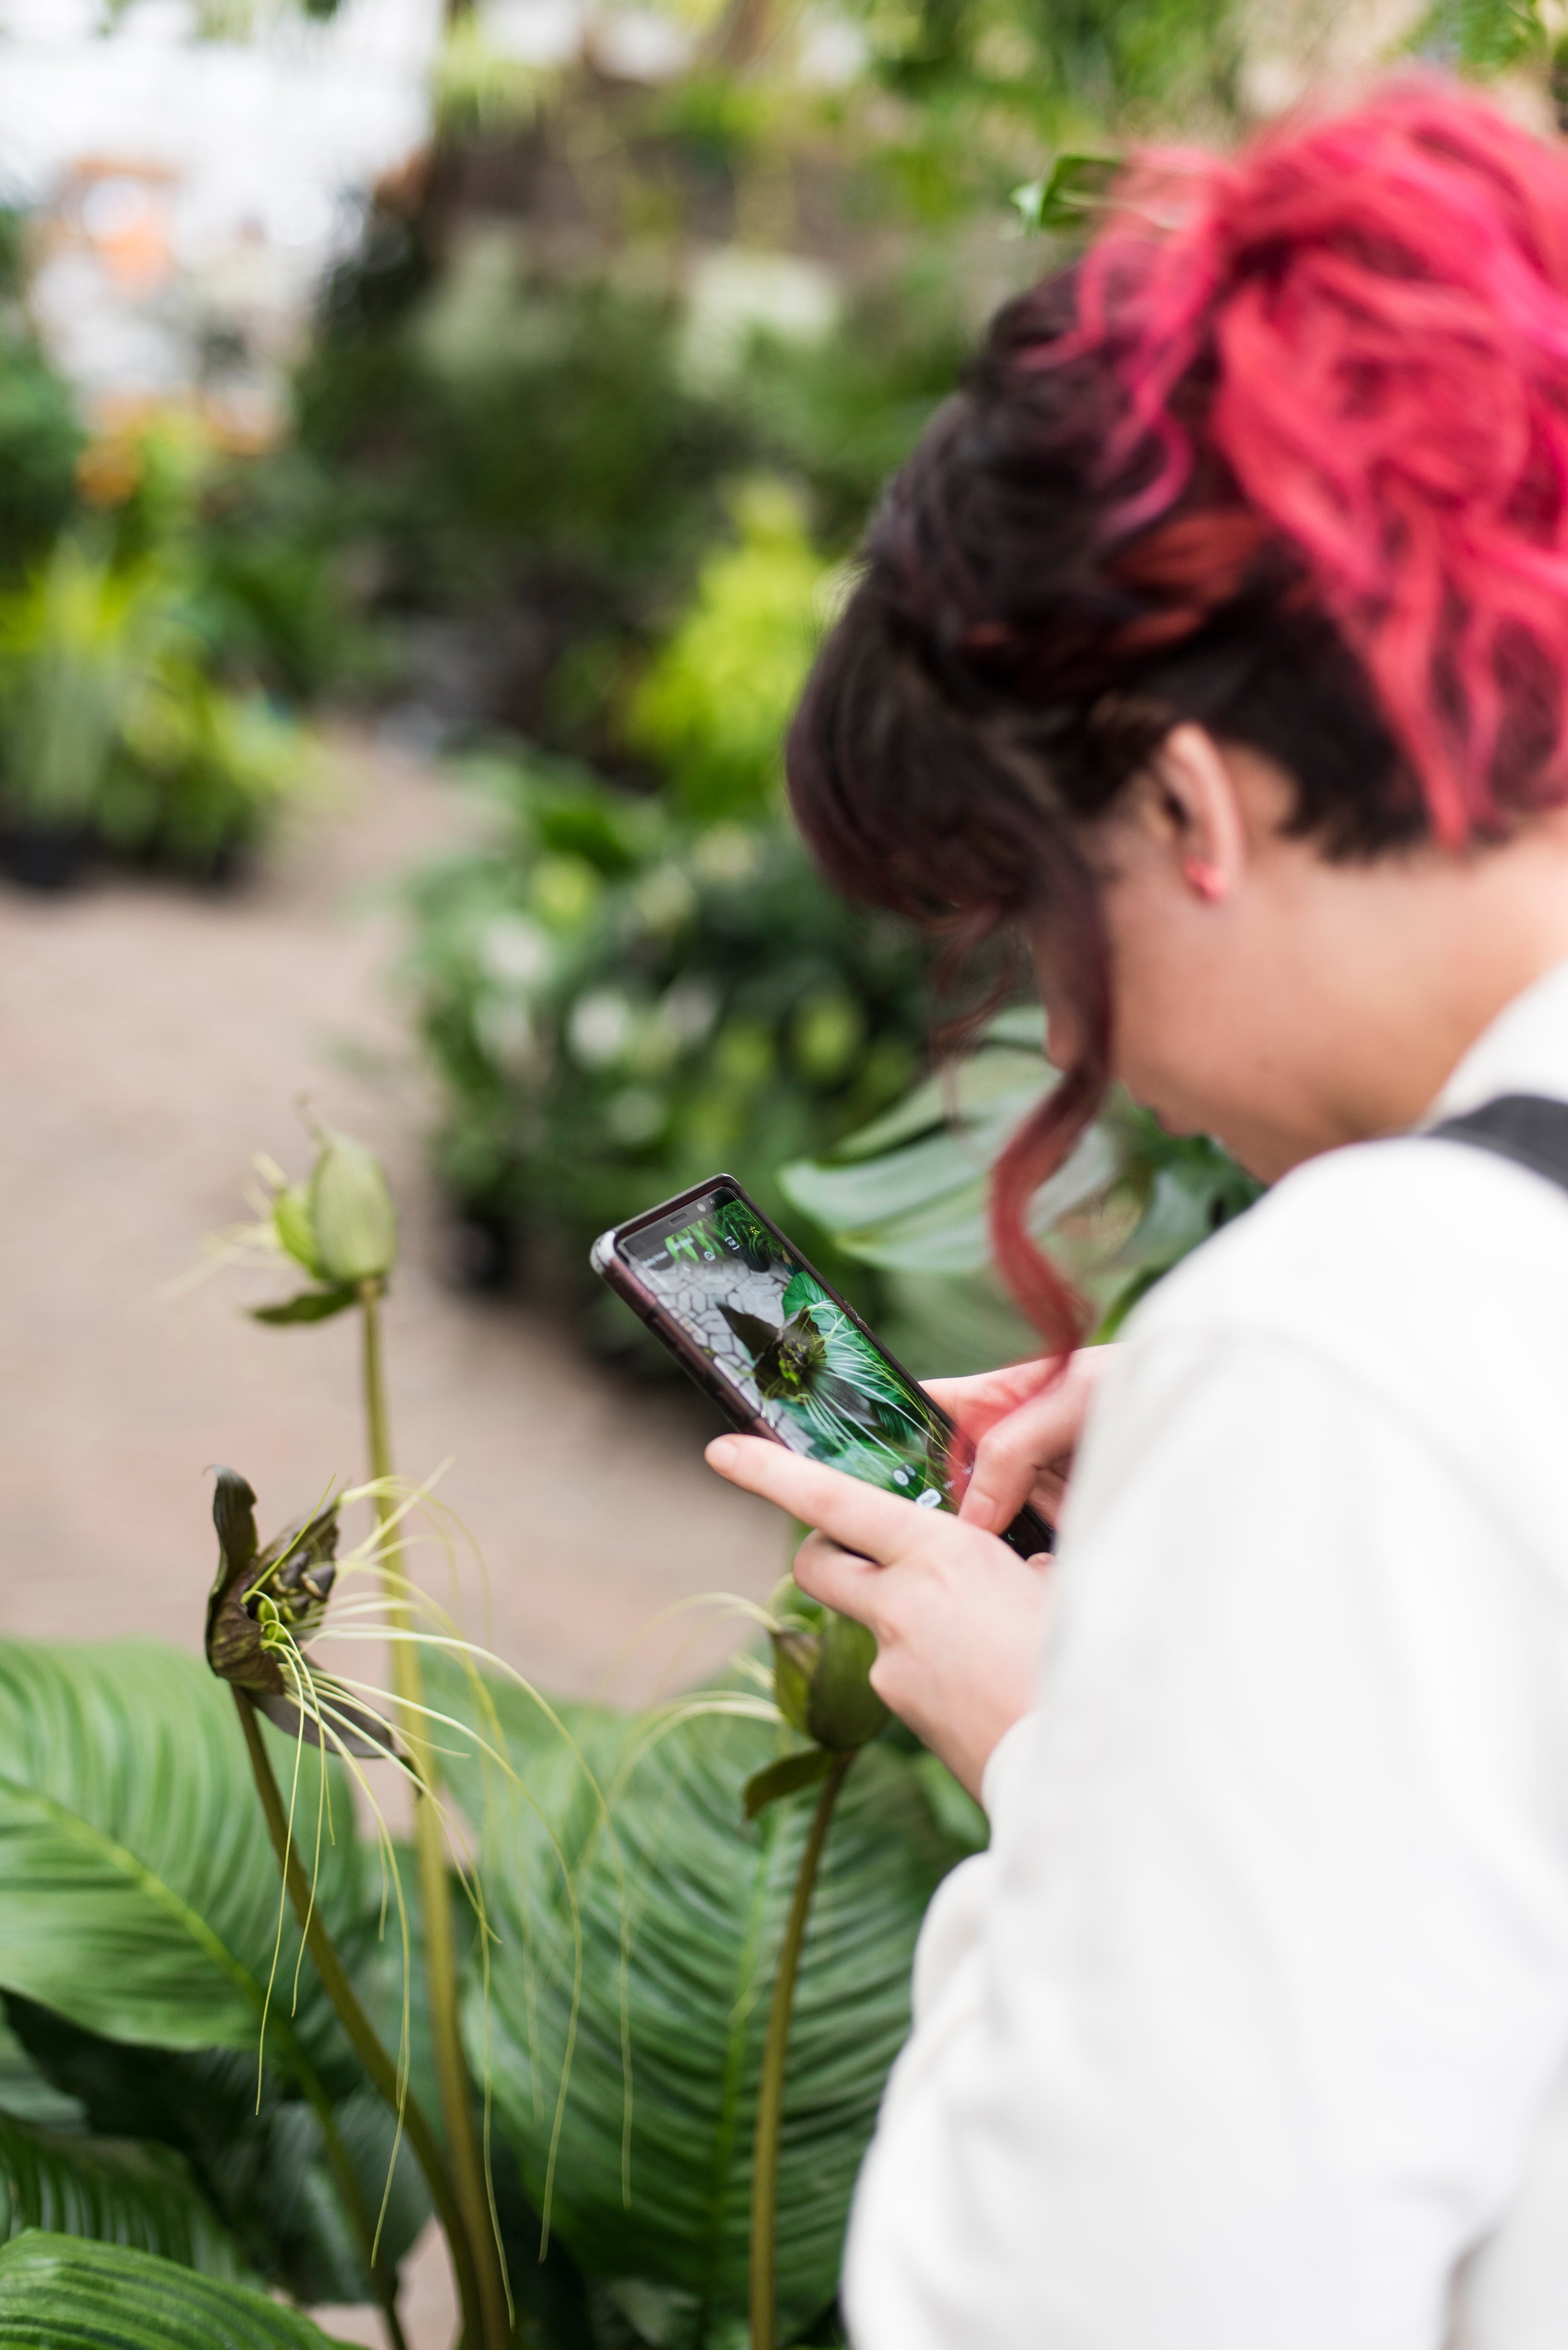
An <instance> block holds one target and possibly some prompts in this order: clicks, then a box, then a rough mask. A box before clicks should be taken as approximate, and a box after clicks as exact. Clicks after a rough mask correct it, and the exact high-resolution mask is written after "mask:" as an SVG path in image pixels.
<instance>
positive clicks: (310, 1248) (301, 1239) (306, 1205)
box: [272, 1183, 326, 1281]
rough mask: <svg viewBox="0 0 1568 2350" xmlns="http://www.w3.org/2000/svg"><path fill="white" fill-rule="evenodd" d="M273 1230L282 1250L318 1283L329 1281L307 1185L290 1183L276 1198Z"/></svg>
mask: <svg viewBox="0 0 1568 2350" xmlns="http://www.w3.org/2000/svg"><path fill="white" fill-rule="evenodd" d="M272 1228H273V1230H274V1232H275V1233H276V1234H277V1244H278V1246H279V1248H281V1249H285V1250H286V1252H287V1253H288V1254H289V1255H290V1256H291V1257H292V1258H293V1259H294V1261H295V1263H296V1264H302V1265H303V1266H304V1267H305V1270H306V1273H308V1274H311V1275H313V1277H314V1278H315V1279H316V1280H317V1281H321V1280H323V1279H325V1277H326V1276H325V1275H324V1274H323V1272H322V1268H321V1258H320V1256H319V1254H318V1253H317V1246H316V1227H315V1225H314V1224H313V1223H312V1222H311V1221H310V1194H309V1192H308V1191H306V1188H305V1186H304V1184H303V1183H290V1184H288V1185H287V1186H286V1188H285V1189H284V1190H283V1191H279V1192H276V1193H275V1195H274V1198H273V1203H272Z"/></svg>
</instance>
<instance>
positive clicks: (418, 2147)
mask: <svg viewBox="0 0 1568 2350" xmlns="http://www.w3.org/2000/svg"><path fill="white" fill-rule="evenodd" d="M230 1688H231V1690H233V1694H234V1707H235V1711H237V1712H238V1714H239V1717H240V1727H241V1729H242V1730H243V1731H244V1734H245V1745H246V1748H247V1750H248V1752H249V1753H250V1758H251V1772H252V1774H253V1776H254V1779H255V1783H256V1793H257V1794H259V1795H260V1797H261V1804H262V1810H263V1812H264V1813H265V1816H266V1825H267V1834H268V1835H270V1836H271V1838H272V1846H273V1850H274V1851H275V1853H276V1855H277V1861H278V1866H279V1867H280V1868H281V1869H282V1871H283V1880H284V1883H285V1885H286V1887H288V1898H289V1899H290V1900H291V1901H292V1902H293V1904H294V1912H295V1916H296V1918H298V1919H299V1923H300V1929H301V1930H302V1932H303V1933H304V1936H305V1946H306V1950H308V1951H309V1952H310V1955H311V1959H312V1960H313V1961H314V1963H315V1967H316V1971H317V1974H318V1975H319V1976H320V1978H321V1987H322V1989H323V1990H324V1991H326V1993H327V1998H328V1999H329V2000H330V2001H331V2002H332V2004H333V2007H334V2008H335V2009H336V2010H337V2020H338V2022H340V2023H341V2024H342V2026H343V2029H344V2031H345V2032H346V2033H347V2034H348V2041H349V2044H350V2045H351V2046H352V2048H353V2050H354V2054H356V2055H357V2056H358V2059H359V2062H360V2064H363V2066H364V2067H365V2071H366V2073H367V2074H368V2075H369V2081H370V2085H371V2087H372V2088H373V2089H374V2090H375V2091H376V2093H377V2095H378V2096H379V2097H381V2098H382V2099H383V2100H384V2102H385V2103H386V2104H387V2105H389V2106H390V2107H391V2109H392V2112H393V2113H394V2114H396V2115H397V2116H399V2117H400V2120H401V2122H402V2126H403V2130H404V2134H405V2135H406V2137H407V2138H408V2141H409V2144H410V2147H412V2148H413V2151H414V2159H415V2161H416V2162H417V2163H418V2164H419V2166H420V2168H421V2170H422V2171H423V2173H424V2177H425V2184H426V2186H427V2187H428V2188H429V2189H430V2191H431V2202H432V2203H433V2204H434V2205H435V2208H436V2216H437V2218H438V2219H439V2220H440V2221H441V2226H442V2227H443V2228H444V2229H445V2230H446V2234H447V2241H448V2243H449V2245H450V2247H451V2251H452V2269H453V2271H454V2272H455V2275H456V2279H457V2292H458V2300H459V2302H460V2303H461V2304H462V2320H463V2337H464V2340H465V2341H466V2342H479V2341H481V2340H482V2339H483V2336H482V2335H481V2334H480V2333H479V2331H478V2318H479V2292H478V2284H477V2280H476V2279H475V2276H474V2272H473V2261H472V2254H471V2253H470V2251H469V2247H468V2239H467V2234H466V2231H465V2230H464V2227H463V2223H462V2212H461V2211H460V2210H459V2209H458V2205H457V2198H456V2196H455V2194H454V2192H453V2189H452V2181H451V2179H450V2178H449V2177H448V2176H447V2168H446V2163H445V2161H444V2159H443V2158H442V2155H441V2140H440V2139H439V2138H438V2137H437V2136H436V2134H435V2131H434V2130H433V2129H432V2128H431V2125H430V2122H429V2120H428V2118H427V2117H426V2115H425V2111H424V2108H423V2106H421V2104H420V2102H419V2099H418V2098H417V2097H416V2096H415V2095H414V2093H413V2091H412V2090H411V2089H410V2088H409V2087H408V2085H406V2084H403V2085H401V2086H400V2084H399V2080H398V2068H397V2066H396V2065H395V2064H393V2062H392V2060H391V2058H390V2057H389V2055H388V2054H387V2052H386V2050H385V2049H384V2048H383V2047H382V2045H381V2043H380V2039H379V2036H378V2033H377V2031H376V2027H375V2025H374V2024H373V2023H372V2022H371V2021H370V2019H369V2016H368V2015H367V2014H366V2012H365V2011H364V2009H363V2008H362V2007H361V2005H360V2004H359V1995H358V1991H356V1990H355V1989H354V1986H353V1984H352V1983H351V1982H350V1981H349V1980H348V1970H347V1969H346V1968H345V1966H344V1964H343V1961H342V1960H341V1959H340V1958H339V1957H338V1955H337V1944H336V1943H335V1942H334V1940H333V1939H332V1937H331V1935H330V1934H329V1933H328V1932H327V1921H326V1919H325V1918H323V1917H322V1915H321V1912H320V1910H319V1908H317V1905H316V1903H315V1901H314V1900H313V1899H312V1898H311V1889H310V1879H309V1878H308V1877H306V1873H305V1864H304V1862H303V1861H302V1860H301V1859H300V1856H299V1850H298V1847H297V1846H296V1844H295V1841H294V1838H293V1836H292V1835H290V1834H289V1827H288V1814H287V1813H286V1811H285V1809H284V1803H283V1795H282V1792H281V1791H280V1789H279V1787H278V1783H277V1779H276V1776H275V1773H274V1771H273V1767H272V1757H271V1756H270V1755H269V1754H268V1752H267V1751H266V1742H265V1740H264V1738H263V1736H262V1728H261V1723H260V1722H259V1721H257V1719H256V1710H255V1708H254V1705H253V1704H252V1703H251V1701H250V1699H249V1698H248V1697H247V1696H246V1695H245V1693H244V1690H242V1689H234V1684H233V1683H232V1682H231V1683H230Z"/></svg>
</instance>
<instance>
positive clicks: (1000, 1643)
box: [708, 1375, 1050, 1797]
mask: <svg viewBox="0 0 1568 2350" xmlns="http://www.w3.org/2000/svg"><path fill="white" fill-rule="evenodd" d="M1003 1376H1005V1375H1003ZM954 1384H955V1385H956V1384H964V1385H968V1384H970V1383H969V1382H961V1383H960V1382H955V1383H954ZM708 1461H709V1464H710V1466H711V1468H714V1469H716V1470H717V1471H718V1472H719V1474H720V1476H721V1477H727V1478H728V1479H729V1480H730V1482H731V1483H732V1484H733V1485H742V1486H744V1488H745V1489H746V1491H747V1492H750V1493H760V1494H761V1495H762V1496H763V1499H764V1500H765V1501H769V1502H774V1503H777V1505H778V1507H779V1508H780V1509H781V1510H788V1511H789V1512H790V1513H792V1514H793V1515H794V1517H797V1518H800V1519H802V1520H804V1522H805V1523H806V1524H807V1525H810V1526H815V1528H816V1532H815V1534H812V1535H811V1537H810V1538H809V1540H808V1541H806V1542H805V1544H803V1545H802V1547H801V1549H800V1551H799V1552H798V1554H797V1555H796V1558H795V1563H794V1572H795V1580H796V1582H797V1583H798V1584H799V1585H800V1586H801V1589H802V1590H803V1591H806V1592H809V1593H810V1595H811V1596H812V1597H813V1598H814V1599H820V1600H821V1601H823V1603H824V1604H825V1606H826V1607H836V1608H837V1609H838V1611H839V1613H840V1614H841V1615H844V1616H852V1617H854V1618H855V1619H856V1621H857V1623H860V1624H865V1625H867V1627H869V1629H870V1630H871V1631H872V1632H873V1633H874V1634H875V1635H876V1639H877V1662H876V1664H875V1665H874V1666H873V1667H872V1669H871V1683H872V1687H873V1688H874V1689H875V1690H876V1691H877V1696H878V1697H879V1698H881V1700H883V1702H884V1704H886V1705H889V1706H891V1708H892V1710H893V1711H894V1712H895V1713H896V1714H898V1716H899V1717H900V1719H901V1720H903V1721H907V1722H908V1723H909V1727H910V1729H911V1730H913V1731H916V1732H918V1734H919V1736H920V1737H921V1738H923V1739H924V1740H925V1742H926V1743H927V1745H928V1746H930V1747H932V1748H934V1749H935V1751H936V1752H937V1753H939V1754H940V1756H941V1758H942V1760H943V1762H944V1763H946V1764H947V1766H948V1768H949V1770H950V1771H951V1773H953V1776H954V1777H955V1778H956V1779H958V1780H959V1781H960V1782H961V1783H962V1784H963V1785H964V1786H966V1787H967V1788H968V1789H969V1791H970V1793H971V1794H972V1795H974V1796H976V1797H978V1795H979V1794H980V1784H981V1777H982V1775H983V1773H984V1771H985V1766H986V1763H988V1762H989V1761H990V1759H991V1755H992V1750H993V1748H994V1747H995V1745H996V1743H997V1741H998V1740H999V1739H1000V1738H1001V1736H1002V1732H1003V1731H1005V1730H1008V1729H1010V1728H1011V1727H1012V1723H1013V1722H1015V1721H1018V1720H1019V1719H1020V1717H1021V1716H1022V1715H1023V1714H1025V1713H1027V1712H1028V1711H1029V1708H1030V1707H1031V1705H1032V1704H1033V1701H1034V1681H1035V1672H1036V1668H1037V1665H1038V1661H1039V1654H1040V1643H1041V1638H1042V1634H1043V1631H1044V1612H1045V1569H1046V1568H1047V1567H1048V1565H1050V1560H1049V1558H1048V1556H1046V1555H1044V1554H1043V1555H1041V1556H1040V1557H1039V1558H1037V1559H1031V1560H1028V1561H1025V1560H1023V1559H1022V1558H1020V1557H1019V1555H1018V1554H1017V1552H1016V1551H1013V1550H1010V1549H1009V1548H1008V1546H1007V1544H1005V1543H1004V1542H1002V1541H1000V1540H999V1539H998V1538H997V1536H996V1535H994V1534H985V1533H982V1532H981V1529H980V1527H979V1526H977V1525H975V1524H972V1523H965V1522H963V1521H961V1520H960V1519H958V1518H955V1517H953V1516H951V1515H950V1514H949V1513H946V1512H944V1511H939V1510H922V1509H919V1508H918V1507H917V1506H916V1504H915V1503H913V1502H906V1501H902V1500H900V1499H899V1497H898V1495H897V1494H895V1493H883V1492H878V1491H877V1487H876V1486H875V1485H867V1484H865V1483H863V1482H861V1480H860V1479H859V1478H858V1477H846V1476H845V1475H844V1473H843V1471H841V1470H837V1469H825V1468H824V1467H823V1466H822V1465H821V1463H820V1462H818V1461H805V1460H803V1459H802V1458H801V1456H800V1454H799V1453H798V1452H789V1451H785V1449H784V1446H783V1445H782V1444H773V1443H770V1442H769V1441H768V1440H766V1439H765V1438H763V1437H757V1436H721V1437H717V1438H715V1440H714V1441H713V1442H712V1443H711V1445H710V1446H709V1447H708Z"/></svg>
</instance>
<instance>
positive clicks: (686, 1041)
mask: <svg viewBox="0 0 1568 2350" xmlns="http://www.w3.org/2000/svg"><path fill="white" fill-rule="evenodd" d="M718 1017H719V991H718V989H717V988H716V987H713V986H712V985H711V984H710V983H709V982H708V981H707V980H705V979H678V980H677V981H676V983H675V984H674V986H673V987H672V988H670V991H669V993H667V994H666V996H665V998H664V1000H663V1002H662V1003H660V1005H659V1019H660V1021H661V1022H662V1023H663V1024H664V1026H665V1027H666V1028H667V1029H668V1030H669V1032H670V1035H671V1036H673V1038H674V1039H675V1042H676V1044H677V1045H679V1046H680V1049H681V1050H682V1051H683V1052H690V1051H691V1047H692V1045H700V1044H701V1042H702V1039H703V1037H704V1036H706V1035H708V1033H709V1031H710V1030H711V1027H712V1025H713V1023H714V1021H715V1020H717V1018H718Z"/></svg>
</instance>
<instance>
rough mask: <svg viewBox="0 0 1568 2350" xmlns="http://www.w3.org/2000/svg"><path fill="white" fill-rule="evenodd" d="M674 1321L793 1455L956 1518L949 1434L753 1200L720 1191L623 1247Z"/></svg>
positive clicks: (917, 1393)
mask: <svg viewBox="0 0 1568 2350" xmlns="http://www.w3.org/2000/svg"><path fill="white" fill-rule="evenodd" d="M621 1247H622V1249H623V1251H624V1253H625V1254H626V1256H627V1258H628V1261H629V1262H630V1263H633V1264H635V1265H636V1267H637V1269H638V1272H639V1274H640V1275H641V1277H642V1279H643V1280H644V1281H645V1282H646V1283H647V1284H648V1286H649V1289H650V1290H651V1291H652V1292H653V1294H654V1295H655V1296H656V1297H657V1298H658V1300H659V1304H660V1305H661V1306H663V1308H664V1310H665V1312H666V1313H667V1314H669V1315H670V1316H671V1318H672V1319H673V1320H675V1321H678V1322H679V1323H680V1326H681V1327H682V1328H683V1329H684V1330H685V1331H687V1332H688V1333H689V1335H690V1336H692V1337H694V1338H695V1339H696V1341H697V1343H698V1345H699V1346H700V1347H701V1349H702V1351H703V1353H704V1354H705V1355H706V1356H707V1357H708V1358H709V1360H710V1361H711V1363H712V1364H713V1365H714V1366H715V1367H716V1368H717V1369H718V1370H720V1371H721V1372H722V1374H723V1376H724V1377H725V1378H727V1379H728V1380H729V1381H730V1382H731V1384H732V1386H734V1387H736V1388H739V1389H740V1391H741V1393H742V1395H743V1396H744V1397H745V1398H746V1399H747V1401H748V1403H749V1404H750V1405H751V1407H752V1409H753V1411H754V1412H755V1413H756V1415H757V1417H758V1418H759V1419H763V1420H765V1421H766V1423H767V1425H768V1427H769V1428H771V1429H772V1430H773V1431H774V1434H775V1435H776V1436H778V1437H779V1438H781V1439H782V1440H783V1441H784V1443H785V1444H787V1445H788V1446H789V1447H790V1449H791V1451H794V1452H804V1453H805V1454H807V1455H808V1456H809V1457H810V1458H811V1459H812V1460H814V1461H826V1464H827V1465H828V1467H829V1468H832V1469H842V1470H845V1471H846V1472H847V1473H848V1474H849V1475H850V1476H851V1477H858V1478H860V1479H862V1480H863V1481H864V1482H866V1483H867V1484H871V1485H880V1486H882V1487H884V1488H885V1489H886V1490H887V1492H889V1493H900V1494H902V1495H903V1496H904V1498H905V1499H906V1500H907V1501H911V1502H916V1503H919V1504H920V1505H921V1506H922V1507H923V1508H925V1509H928V1510H935V1509H953V1508H956V1506H957V1503H956V1502H955V1500H954V1497H953V1493H952V1489H951V1485H950V1479H949V1471H948V1447H949V1444H950V1441H951V1430H950V1429H949V1428H948V1427H947V1425H946V1423H945V1422H944V1421H943V1420H942V1419H940V1417H939V1415H938V1414H937V1412H936V1411H935V1410H934V1409H933V1408H932V1406H931V1405H930V1403H929V1402H928V1400H927V1399H926V1398H925V1396H924V1395H922V1393H921V1391H920V1389H919V1388H918V1387H916V1386H915V1385H914V1383H913V1381H912V1380H909V1379H906V1378H903V1377H902V1376H901V1375H900V1373H898V1371H896V1370H895V1369H894V1367H893V1366H892V1365H891V1363H889V1362H888V1360H887V1358H886V1357H885V1356H883V1355H881V1354H880V1353H879V1352H878V1351H877V1348H876V1347H874V1346H873V1345H872V1344H871V1342H870V1340H869V1339H868V1338H867V1337H865V1336H863V1335H862V1333H861V1332H860V1331H859V1330H857V1328H856V1326H855V1325H854V1323H853V1322H852V1321H851V1320H850V1319H849V1317H848V1315H846V1313H845V1312H844V1309H843V1308H842V1306H839V1305H835V1303H834V1301H833V1300H832V1298H831V1297H829V1296H828V1295H827V1293H826V1290H825V1289H824V1288H823V1286H822V1284H821V1283H820V1282H818V1281H817V1280H816V1279H815V1276H814V1275H813V1274H811V1273H810V1272H808V1270H807V1269H806V1267H805V1264H803V1263H802V1262H801V1260H800V1258H799V1257H797V1256H796V1255H795V1253H794V1251H793V1250H792V1249H790V1248H788V1246H787V1245H786V1244H785V1243H783V1242H781V1241H779V1240H778V1239H777V1238H775V1236H774V1233H772V1232H769V1230H768V1229H767V1226H766V1225H765V1224H763V1222H760V1221H759V1219H758V1217H757V1216H756V1214H755V1213H754V1211H753V1210H752V1209H751V1208H750V1207H749V1206H748V1205H747V1204H746V1202H745V1201H743V1200H740V1199H737V1198H736V1197H735V1195H734V1193H733V1192H731V1191H713V1192H711V1193H710V1194H709V1195H708V1197H707V1198H706V1199H705V1200H701V1201H699V1202H698V1203H697V1204H696V1206H695V1207H688V1208H684V1209H681V1210H680V1211H679V1212H678V1213H677V1214H675V1215H673V1216H671V1217H670V1218H668V1219H666V1221H665V1222H661V1223H658V1224H650V1225H649V1226H648V1227H647V1228H646V1229H645V1230H644V1231H642V1232H636V1233H633V1234H632V1235H630V1236H629V1237H628V1239H627V1240H625V1241H623V1242H622V1243H621Z"/></svg>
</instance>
